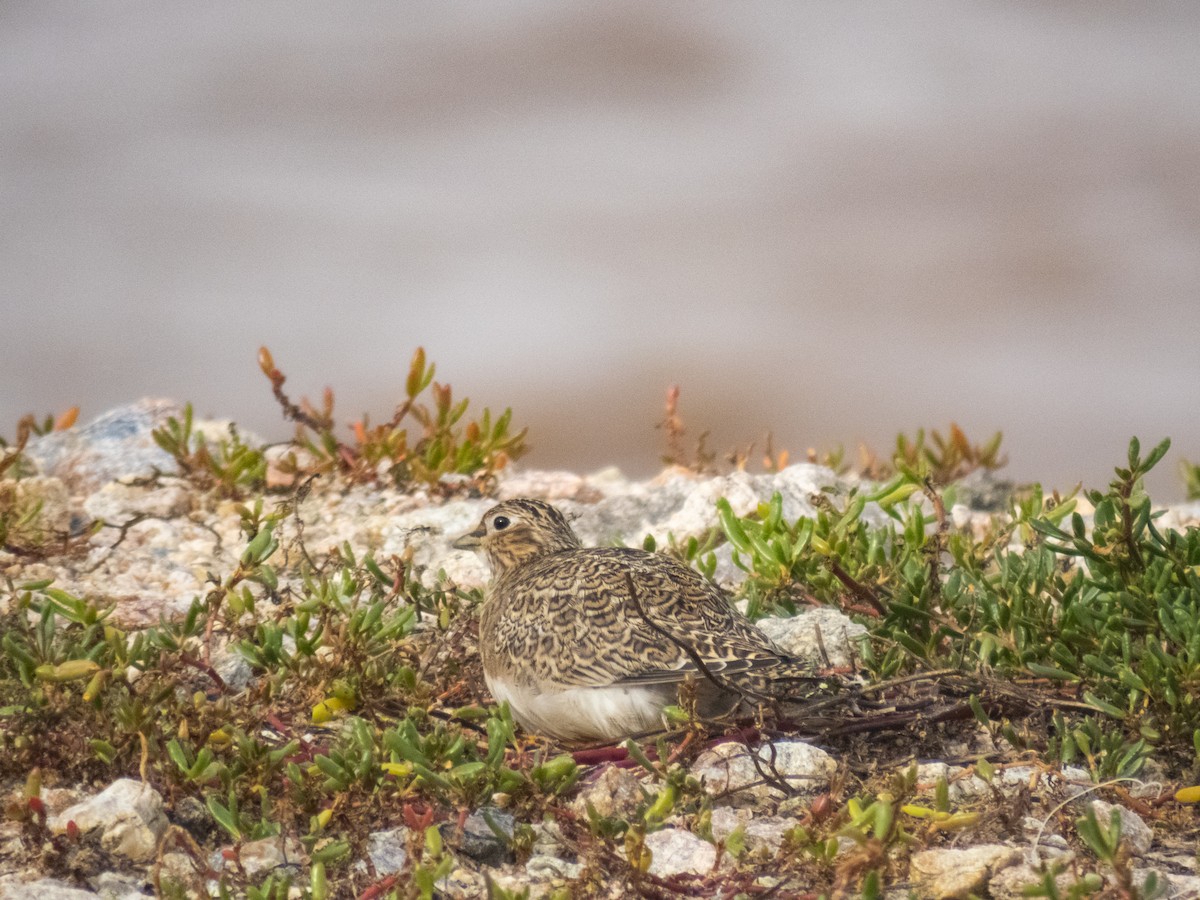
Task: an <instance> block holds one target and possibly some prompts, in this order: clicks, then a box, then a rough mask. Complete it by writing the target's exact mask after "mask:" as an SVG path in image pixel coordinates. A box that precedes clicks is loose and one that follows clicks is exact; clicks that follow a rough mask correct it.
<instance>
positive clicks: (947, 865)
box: [909, 844, 1021, 900]
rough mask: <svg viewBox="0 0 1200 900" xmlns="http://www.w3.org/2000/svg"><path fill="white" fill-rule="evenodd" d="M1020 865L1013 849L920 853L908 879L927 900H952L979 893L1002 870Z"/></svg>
mask: <svg viewBox="0 0 1200 900" xmlns="http://www.w3.org/2000/svg"><path fill="white" fill-rule="evenodd" d="M1020 862H1021V853H1020V851H1019V850H1017V849H1016V848H1015V847H1007V846H1005V845H1003V844H980V845H979V846H977V847H967V848H965V849H962V850H922V851H921V852H919V853H915V854H913V857H912V860H911V861H910V863H909V877H910V878H911V879H912V880H913V881H914V882H916V883H917V885H918V886H919V887H920V896H922V897H928V898H930V900H955V898H960V897H966V896H967V895H968V894H982V893H983V891H984V888H985V887H986V886H987V883H988V881H989V879H990V878H991V877H992V876H993V875H994V874H995V873H996V872H999V871H1000V870H1001V869H1004V868H1006V867H1008V866H1012V865H1016V864H1018V863H1020Z"/></svg>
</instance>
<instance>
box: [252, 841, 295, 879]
mask: <svg viewBox="0 0 1200 900" xmlns="http://www.w3.org/2000/svg"><path fill="white" fill-rule="evenodd" d="M238 860H239V861H240V862H241V864H242V868H243V869H244V870H245V872H246V876H247V877H248V878H252V879H253V878H264V877H266V876H267V875H268V874H270V872H271V871H272V870H274V869H278V868H281V867H284V866H288V867H293V868H298V867H299V866H300V865H301V864H302V863H303V862H304V860H305V855H304V848H303V847H301V846H300V842H299V841H297V840H296V839H295V838H286V839H285V838H282V837H279V836H275V837H268V838H261V839H260V840H257V841H250V842H248V843H245V844H242V845H241V847H239V848H238Z"/></svg>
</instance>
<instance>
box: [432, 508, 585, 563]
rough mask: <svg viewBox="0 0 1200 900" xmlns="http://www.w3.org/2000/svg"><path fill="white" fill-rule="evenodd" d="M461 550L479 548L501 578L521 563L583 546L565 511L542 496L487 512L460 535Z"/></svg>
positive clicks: (458, 546)
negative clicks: (475, 526)
mask: <svg viewBox="0 0 1200 900" xmlns="http://www.w3.org/2000/svg"><path fill="white" fill-rule="evenodd" d="M453 546H454V547H456V548H457V549H459V550H478V551H480V552H482V553H483V555H484V556H485V557H486V558H487V561H488V564H489V565H490V566H491V568H492V574H493V575H494V576H495V577H497V578H500V577H502V576H503V575H504V574H505V573H506V572H509V571H511V570H513V569H515V568H517V567H518V566H521V565H523V564H525V563H527V562H530V561H531V560H535V559H538V558H539V557H541V556H545V555H547V554H550V553H557V552H559V551H561V550H572V549H574V548H576V547H580V546H582V545H581V544H580V542H579V538H578V537H576V536H575V532H574V531H572V530H571V526H570V525H569V524H567V520H566V519H565V518H563V515H562V513H560V512H559V511H558V510H557V509H555V508H554V507H553V506H551V505H550V504H548V503H543V502H541V501H540V500H508V501H505V502H504V503H501V504H499V505H497V506H493V507H492V508H491V509H490V510H488V511H487V513H485V514H484V517H483V519H482V521H480V523H479V526H478V527H477V528H476V529H475V530H474V531H470V532H468V533H467V534H464V535H462V536H461V537H460V538H458V539H457V540H456V541H455V542H454V544H453Z"/></svg>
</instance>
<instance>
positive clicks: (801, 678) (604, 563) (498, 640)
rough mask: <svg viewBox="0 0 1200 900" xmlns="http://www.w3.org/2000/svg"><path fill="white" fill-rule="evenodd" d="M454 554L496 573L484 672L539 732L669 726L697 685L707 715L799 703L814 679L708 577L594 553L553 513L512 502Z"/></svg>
mask: <svg viewBox="0 0 1200 900" xmlns="http://www.w3.org/2000/svg"><path fill="white" fill-rule="evenodd" d="M454 546H455V547H457V548H459V549H473V550H477V551H479V552H480V553H482V555H483V556H484V557H485V558H486V559H487V561H488V563H489V565H490V566H491V569H492V575H493V582H492V584H491V586H490V589H489V591H488V596H487V601H486V603H485V604H484V607H483V614H482V618H481V620H480V635H479V645H480V653H481V655H482V658H483V670H484V675H485V677H486V679H487V683H488V688H489V689H490V690H491V691H492V694H493V696H495V697H496V699H497V700H508V701H509V705H510V707H511V708H512V711H513V715H514V717H515V718H516V719H517V721H518V722H520V723H521V725H523V726H524V727H525V728H527V729H529V730H531V731H535V732H539V733H542V734H545V735H548V736H550V737H556V738H560V739H563V740H617V739H620V738H622V737H626V736H628V735H629V734H633V733H638V732H642V731H649V730H653V729H655V728H657V727H660V723H661V711H662V708H663V707H664V706H665V705H667V704H668V703H673V702H675V700H676V698H677V694H678V687H679V685H680V684H681V683H682V682H683V681H685V680H687V679H691V680H694V681H696V684H697V692H698V698H699V701H700V711H701V713H702V714H704V715H718V714H721V713H723V712H729V711H730V710H732V709H733V708H734V707H736V706H737V705H738V703H739V702H740V701H741V700H742V699H743V698H744V697H745V696H749V697H751V698H755V699H761V698H763V697H772V696H781V695H786V696H792V695H794V694H795V693H796V691H797V688H799V687H800V685H799V684H798V682H808V681H812V680H814V679H813V676H812V672H811V671H809V670H807V669H805V667H804V666H803V665H802V664H801V663H799V662H798V661H797V660H794V659H792V658H790V657H788V656H787V655H786V654H784V653H782V652H781V651H780V650H779V649H778V648H777V647H775V646H774V645H773V644H772V643H771V641H770V640H769V639H768V638H767V637H766V635H764V634H763V633H762V632H761V631H759V630H758V629H757V628H755V627H754V625H753V624H751V623H750V621H749V620H747V619H746V618H745V617H744V616H742V615H741V614H739V613H738V612H737V611H736V610H735V609H734V608H733V607H732V606H731V605H730V603H729V600H728V598H727V597H726V596H725V594H723V593H722V592H721V590H720V589H719V588H717V587H716V586H715V585H713V584H712V583H710V582H709V581H707V580H706V579H704V578H703V577H702V576H701V575H700V574H698V573H697V572H695V571H693V570H692V569H690V568H688V567H687V566H685V565H683V564H682V563H680V562H677V561H676V560H674V559H671V558H670V557H667V556H663V555H660V554H655V553H647V552H645V551H643V550H634V549H630V548H626V547H605V548H585V547H583V546H582V544H580V542H579V538H578V537H576V536H575V533H574V531H572V530H571V526H570V525H569V524H568V523H567V521H566V519H565V518H563V515H562V513H560V512H559V511H558V510H557V509H555V508H554V507H552V506H550V505H549V504H547V503H543V502H541V501H538V500H509V501H506V502H504V503H501V504H500V505H498V506H495V507H493V508H492V509H490V510H489V511H488V512H487V513H486V514H485V515H484V517H483V520H482V521H481V522H480V524H479V527H478V528H476V529H475V530H474V531H472V532H470V533H469V534H465V535H463V536H462V537H460V538H459V539H458V540H457V541H455V543H454ZM630 579H632V584H633V586H634V588H635V591H636V595H637V596H636V600H634V599H633V598H631V597H630V591H629V584H630ZM639 607H640V608H639ZM643 613H644V615H643ZM647 620H649V621H647ZM651 623H653V624H651ZM685 648H689V649H690V650H691V653H689V651H688V649H685ZM692 654H695V656H696V657H698V658H699V659H700V660H701V661H702V662H703V665H704V668H705V669H707V670H708V672H709V673H711V675H712V676H713V677H714V678H715V679H716V680H718V681H720V682H721V683H722V684H723V685H728V686H729V689H718V688H717V686H716V685H714V684H713V683H712V681H711V680H710V679H709V677H708V676H707V675H705V674H704V673H703V672H702V671H701V670H700V668H699V667H698V666H697V665H696V662H695V660H694V659H693V656H692Z"/></svg>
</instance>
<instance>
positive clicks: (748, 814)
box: [711, 806, 796, 855]
mask: <svg viewBox="0 0 1200 900" xmlns="http://www.w3.org/2000/svg"><path fill="white" fill-rule="evenodd" d="M711 824H712V836H713V840H716V841H724V840H725V839H726V838H728V837H729V835H731V834H732V833H733V832H734V831H736V830H737V829H738V828H744V829H745V831H744V832H743V834H744V835H745V841H746V849H747V850H751V851H758V850H765V851H767V852H768V853H770V854H772V855H774V854H775V853H777V852H779V848H780V846H782V845H783V839H784V836H785V835H786V834H787V833H788V832H789V831H791V830H792V829H793V828H795V827H796V820H795V819H788V818H784V817H783V816H757V817H755V816H754V815H753V814H752V811H751V810H748V809H733V808H732V807H729V806H718V807H716V808H715V809H714V810H713V811H712V820H711Z"/></svg>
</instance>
